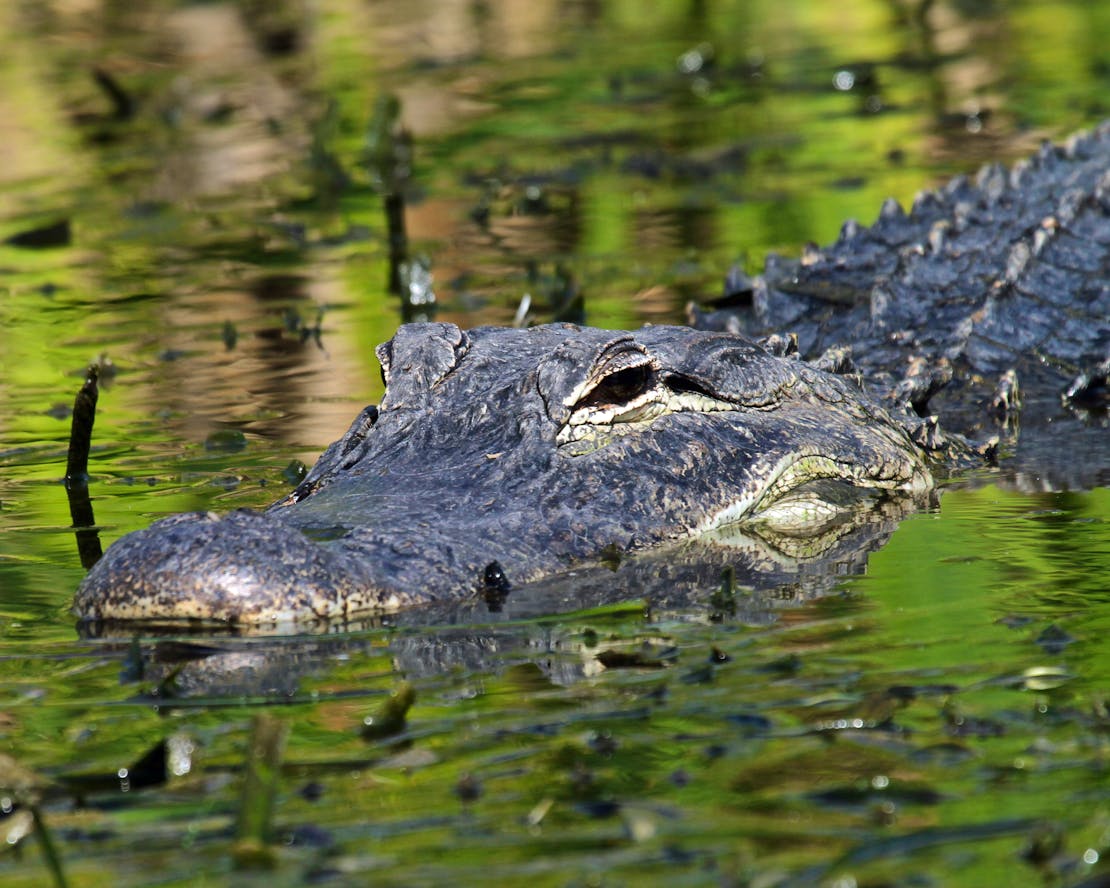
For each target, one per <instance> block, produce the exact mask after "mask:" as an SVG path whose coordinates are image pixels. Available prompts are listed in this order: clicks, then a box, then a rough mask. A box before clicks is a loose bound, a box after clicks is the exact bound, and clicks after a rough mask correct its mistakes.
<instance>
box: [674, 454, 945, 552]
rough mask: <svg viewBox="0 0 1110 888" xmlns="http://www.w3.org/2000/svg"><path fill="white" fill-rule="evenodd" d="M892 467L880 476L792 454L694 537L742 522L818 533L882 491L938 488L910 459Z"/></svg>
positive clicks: (699, 527)
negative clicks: (763, 481)
mask: <svg viewBox="0 0 1110 888" xmlns="http://www.w3.org/2000/svg"><path fill="white" fill-rule="evenodd" d="M890 468H891V471H890V472H889V473H885V474H884V473H878V474H874V473H869V472H868V471H866V470H865V469H863V468H861V467H860V466H857V465H854V464H851V463H843V462H838V461H836V460H834V459H831V458H829V457H827V456H823V455H820V454H791V455H789V456H787V457H784V458H783V459H782V460H780V461H779V462H778V464H776V465H775V466H774V468H773V469H772V470H771V471H770V472H769V473H768V474H767V478H768V481H767V482H766V483H765V484H761V485H760V486H759V487H758V488H756V489H754V490H752V491H750V492H746V493H745V494H744V495H742V496H740V497H737V498H736V499H734V500H732V501H731V502H729V503H728V504H726V505H725V506H724V507H723V508H720V509H718V510H717V511H716V512H714V513H713V514H712V515H710V516H708V517H707V518H705V519H703V520H702V521H701V522H699V523H698V524H697V525H696V526H695V527H694V528H693V529H692V530H691V531H690V535H691V536H695V537H696V536H701V535H703V534H711V533H714V532H715V531H717V530H719V529H721V528H727V527H729V526H731V525H735V524H741V523H746V524H753V525H759V526H761V527H763V528H766V529H767V530H769V531H770V532H772V533H775V534H789V535H792V536H800V537H804V536H811V535H818V534H821V533H823V532H824V531H825V529H826V528H827V527H829V526H830V524H834V523H836V522H838V521H839V520H841V517H842V516H843V515H845V514H846V513H848V512H858V511H859V508H860V503H861V501H862V500H863V499H866V498H873V496H874V495H875V494H876V493H901V494H905V495H908V496H921V495H923V494H925V493H927V492H928V491H930V490H932V489H933V486H934V482H933V478H932V475H931V474H930V473H929V471H928V469H926V468H925V467H924V466H922V465H920V464H918V463H916V462H913V461H909V460H907V461H906V462H905V463H903V464H900V465H896V466H892V467H890ZM821 482H830V483H821Z"/></svg>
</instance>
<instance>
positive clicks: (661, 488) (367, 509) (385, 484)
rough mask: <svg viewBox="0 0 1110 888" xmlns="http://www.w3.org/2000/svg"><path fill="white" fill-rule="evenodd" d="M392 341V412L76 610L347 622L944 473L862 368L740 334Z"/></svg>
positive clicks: (156, 551)
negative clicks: (798, 356)
mask: <svg viewBox="0 0 1110 888" xmlns="http://www.w3.org/2000/svg"><path fill="white" fill-rule="evenodd" d="M377 354H378V357H379V359H380V361H381V363H382V368H383V373H384V376H385V380H386V386H387V388H386V393H385V396H384V398H383V400H382V403H381V405H380V408H373V407H370V408H367V409H366V410H364V411H363V413H362V414H361V415H360V416H359V417H358V419H356V421H355V423H354V425H353V426H352V427H351V429H350V430H349V431H348V432H347V434H346V435H345V436H344V437H343V438H342V439H340V440H339V441H337V442H336V443H335V444H333V445H332V446H331V447H329V448H328V450H327V451H326V452H325V453H324V455H323V456H322V457H321V458H320V460H319V462H318V463H317V465H316V467H315V468H314V469H313V470H312V472H310V474H309V475H308V477H307V478H306V479H305V481H304V482H303V483H302V484H301V485H300V486H299V487H298V488H297V489H296V490H294V491H293V493H292V494H290V495H289V496H288V497H286V498H285V499H283V500H281V501H280V502H278V503H276V504H274V505H273V506H271V507H270V508H269V509H268V510H267V511H266V512H264V513H257V512H249V511H245V510H244V511H237V512H232V513H230V514H227V515H222V516H217V515H215V514H212V513H192V514H185V515H178V516H174V517H171V518H167V519H164V520H162V521H159V522H157V523H155V524H154V525H152V526H151V527H150V528H148V529H146V530H141V531H137V532H135V533H132V534H129V535H127V536H125V537H124V538H122V539H121V540H119V541H117V542H116V543H115V544H114V545H113V546H112V547H111V548H110V549H109V550H108V552H107V553H106V555H105V557H104V558H103V559H102V560H101V561H100V562H99V563H98V564H97V565H96V566H95V567H94V568H93V569H92V571H91V572H90V573H89V575H88V576H87V578H86V579H85V581H84V582H83V583H82V584H81V587H80V589H79V590H78V593H77V596H76V601H75V604H74V610H75V612H76V613H77V615H78V616H80V617H81V618H83V619H122V620H127V619H154V620H176V619H193V618H196V619H203V620H217V621H230V622H250V623H259V622H269V621H289V620H292V621H297V620H314V619H337V618H344V617H350V616H353V615H355V614H359V613H364V612H370V611H375V610H377V611H388V610H396V609H399V608H403V607H407V606H410V605H416V604H420V603H422V602H429V601H433V600H436V599H444V598H449V597H451V596H456V597H461V596H464V595H468V594H472V593H473V592H474V590H475V589H476V588H478V587H480V586H481V585H482V584H483V583H488V582H489V580H490V574H491V572H492V573H493V574H494V575H495V577H496V579H497V581H498V582H501V577H500V575H499V574H498V571H499V570H500V571H503V572H504V574H505V575H506V576H507V577H508V579H509V581H511V582H512V583H513V584H516V583H520V582H528V581H531V580H535V579H538V578H541V577H545V576H549V575H552V574H555V573H558V572H560V571H565V570H567V569H568V568H570V567H572V566H574V565H576V564H581V563H584V562H589V561H591V560H596V559H598V557H599V555H601V554H602V553H613V552H617V553H625V552H630V551H635V550H640V549H645V548H648V547H652V546H656V545H659V544H661V543H664V542H667V541H674V540H681V539H684V538H689V537H692V536H697V535H701V534H707V533H712V532H714V531H715V529H718V528H722V527H728V526H734V525H737V524H741V523H745V524H757V525H760V526H762V527H764V528H767V529H770V530H772V531H774V532H779V533H788V534H793V535H799V534H805V533H807V532H808V531H809V530H811V529H813V528H818V527H821V526H822V525H824V524H826V523H827V522H828V521H829V520H831V519H833V518H834V517H835V515H836V513H837V512H838V510H839V508H840V507H841V506H840V505H839V500H840V493H842V492H843V491H845V490H859V489H863V490H878V491H889V492H906V493H911V494H912V493H919V492H922V491H925V490H927V489H928V488H930V487H931V485H932V479H931V477H930V474H929V470H928V468H927V467H926V465H925V463H924V461H923V458H922V456H921V454H920V452H919V451H918V450H917V448H915V446H914V445H913V444H912V443H911V442H910V440H909V439H908V438H907V436H906V434H905V433H904V431H903V430H902V428H901V427H900V426H899V425H898V423H896V422H895V421H894V420H893V419H891V418H890V416H888V415H887V414H886V413H885V412H884V411H883V410H882V409H881V408H880V407H879V406H877V405H876V404H875V403H873V402H872V401H870V400H869V399H868V398H867V397H865V396H864V395H863V394H861V392H860V391H859V390H858V389H856V388H855V387H854V386H852V385H851V384H850V383H849V382H846V381H844V380H842V379H841V378H839V377H836V376H833V375H830V374H827V373H824V372H821V371H819V370H816V369H813V368H811V367H809V366H808V365H806V364H805V363H803V362H801V361H798V360H793V359H788V358H782V357H777V356H774V355H772V354H769V353H768V352H766V351H765V350H764V349H762V348H761V347H760V346H759V345H757V344H756V343H755V342H753V341H751V340H749V339H747V338H745V337H743V336H739V335H734V334H725V333H706V332H699V331H694V330H690V329H688V328H678V327H663V326H658V327H645V328H643V329H641V330H638V331H636V332H632V333H623V332H613V331H606V330H595V329H588V328H579V327H575V326H571V325H551V326H543V327H535V328H532V329H528V330H516V329H501V328H480V329H475V330H471V331H469V332H463V331H461V330H460V329H459V328H458V327H456V326H454V325H452V324H419V325H410V326H405V327H402V328H401V329H400V330H399V331H398V333H397V335H396V336H395V337H394V338H393V339H392V340H391V341H390V342H389V343H386V344H385V345H383V346H380V347H379V349H378V352H377ZM834 491H839V493H838V492H834Z"/></svg>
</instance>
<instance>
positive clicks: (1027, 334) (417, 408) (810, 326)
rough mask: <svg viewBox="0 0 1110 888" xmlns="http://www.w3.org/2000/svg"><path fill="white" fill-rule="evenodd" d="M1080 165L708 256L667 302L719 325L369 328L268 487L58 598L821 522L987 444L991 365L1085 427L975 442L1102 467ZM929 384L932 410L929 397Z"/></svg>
mask: <svg viewBox="0 0 1110 888" xmlns="http://www.w3.org/2000/svg"><path fill="white" fill-rule="evenodd" d="M1108 167H1110V125H1104V126H1102V127H1100V128H1099V129H1097V130H1095V131H1092V132H1091V133H1088V134H1085V135H1082V136H1078V137H1075V138H1073V139H1072V140H1070V141H1069V142H1068V143H1067V144H1066V145H1065V146H1063V147H1061V148H1057V147H1052V146H1046V147H1045V148H1043V149H1042V151H1041V152H1040V153H1039V154H1038V155H1036V156H1035V157H1034V158H1033V159H1031V160H1030V161H1028V162H1025V163H1021V164H1018V165H1017V166H1015V167H1014V168H1013V169H1012V170H1011V171H1009V172H1006V171H1005V170H1003V169H1002V168H1001V167H997V166H992V167H988V168H986V169H985V170H984V172H982V173H981V174H980V175H979V177H978V179H977V181H976V182H975V183H974V184H972V183H971V182H970V181H968V180H967V179H963V178H960V179H957V180H954V181H953V182H952V183H950V184H949V185H948V186H947V187H946V188H944V189H943V190H942V191H940V192H929V193H926V194H925V195H923V196H922V197H920V198H919V199H918V200H917V201H916V202H915V204H914V207H913V209H912V210H911V212H910V213H908V214H906V213H904V212H902V211H901V209H900V208H898V206H897V205H896V204H894V203H893V202H888V203H887V204H885V205H884V207H883V209H882V211H881V213H880V215H879V219H878V221H877V222H876V223H875V224H874V225H873V226H871V227H870V228H864V227H862V226H859V225H857V224H856V223H853V222H849V223H847V224H846V225H845V227H844V229H843V231H842V233H841V237H840V239H839V240H838V242H837V243H836V244H834V245H832V246H831V247H829V248H827V249H826V250H824V251H819V250H817V249H815V248H808V249H807V250H806V251H805V252H804V253H803V255H802V258H801V260H799V261H797V262H792V263H788V262H785V261H782V260H777V259H775V258H773V257H772V258H771V259H769V260H768V263H767V266H766V268H765V270H764V272H763V274H762V275H761V276H759V277H757V278H756V279H755V280H754V281H750V282H749V281H746V280H745V279H743V278H742V276H733V280H732V281H731V286H730V289H731V291H732V294H731V295H733V296H734V297H736V296H738V297H739V301H740V302H741V303H745V304H743V305H741V306H739V308H737V307H736V306H732V307H729V308H728V309H726V310H724V311H721V310H718V311H714V312H702V311H699V310H696V309H695V310H693V311H692V314H693V320H694V321H695V326H702V327H709V328H719V329H701V330H699V329H694V328H692V327H670V326H648V327H644V328H643V329H641V330H638V331H633V332H619V331H606V330H596V329H590V328H586V327H577V326H573V325H569V324H554V325H544V326H538V327H533V328H529V329H513V328H490V327H485V328H478V329H474V330H470V331H462V330H460V329H459V328H458V327H456V326H454V325H452V324H443V323H438V324H428V323H426V324H413V325H405V326H402V327H401V328H400V329H399V330H398V332H397V334H396V335H395V336H394V338H393V339H392V340H391V341H390V342H388V343H386V344H385V345H383V346H379V348H378V350H377V354H378V358H379V360H380V361H381V364H382V369H383V376H384V378H385V381H386V392H385V395H384V397H383V399H382V402H381V404H380V405H379V406H377V407H374V406H371V407H368V408H366V409H365V410H364V411H363V412H362V413H361V414H360V415H359V416H358V417H357V418H356V419H355V421H354V423H353V424H352V426H351V428H350V430H349V431H348V432H347V433H346V435H344V436H343V437H342V438H341V439H340V440H339V441H337V442H336V443H334V444H333V445H331V446H330V447H329V448H328V449H327V450H326V451H325V453H324V454H323V455H322V456H321V458H320V460H319V461H318V462H317V464H316V466H315V467H314V468H313V470H312V471H311V472H310V473H309V474H308V476H307V477H306V478H305V480H304V481H303V482H302V483H301V484H300V485H299V486H298V487H297V488H296V489H295V490H294V491H293V492H292V493H291V494H290V495H288V496H287V497H285V498H283V499H282V500H280V501H279V502H277V503H275V504H274V505H273V506H271V507H270V508H269V509H268V510H266V511H265V512H262V513H257V512H251V511H246V510H240V511H236V512H232V513H230V514H226V515H222V516H221V515H215V514H213V513H207V512H206V513H190V514H184V515H178V516H173V517H170V518H166V519H163V520H161V521H158V522H156V523H155V524H153V525H152V526H151V527H149V528H147V529H145V530H140V531H136V532H133V533H131V534H128V535H126V536H124V537H123V538H122V539H120V540H118V541H117V542H116V543H115V544H114V545H112V546H111V547H110V548H109V550H108V551H107V553H106V554H105V556H104V557H103V559H102V560H100V561H99V562H98V563H97V564H96V565H95V566H94V567H93V568H92V570H91V571H90V572H89V574H88V576H87V577H86V578H85V580H84V581H83V582H82V584H81V586H80V588H79V589H78V592H77V595H76V598H75V602H74V611H75V613H76V614H77V616H78V617H79V618H80V619H82V620H84V621H98V620H108V621H117V620H123V621H129V620H147V621H175V620H182V621H189V620H192V621H202V622H214V623H223V624H238V625H241V624H259V623H271V622H276V623H286V622H293V623H297V622H310V621H331V620H344V619H350V618H352V617H354V616H356V615H358V614H362V613H371V612H377V613H380V612H389V611H396V610H398V609H403V608H410V607H412V606H415V605H429V604H431V603H435V602H443V601H455V600H461V599H474V598H481V599H483V600H486V601H489V602H493V603H494V604H496V602H497V601H498V600H500V599H503V598H504V596H505V595H509V594H511V595H516V594H519V593H518V590H519V589H521V587H522V586H523V587H525V588H527V587H529V586H531V587H533V588H535V587H536V586H537V584H538V586H539V588H543V582H544V581H545V578H547V579H550V578H552V577H557V576H559V575H560V574H564V573H566V572H568V571H576V570H580V569H582V570H585V569H589V568H597V566H599V565H600V566H602V568H603V567H604V566H605V565H609V564H610V563H613V562H620V561H622V560H625V559H628V558H629V556H633V557H636V553H641V552H652V551H656V552H657V551H660V550H662V551H664V552H666V551H668V547H674V546H681V545H682V544H683V543H684V542H686V541H690V540H705V539H709V540H712V539H714V538H715V537H716V536H725V537H727V536H728V534H729V533H730V532H733V531H735V529H736V528H743V529H744V532H745V533H748V534H749V535H750V534H754V535H755V536H757V537H759V538H761V539H765V540H769V541H772V542H774V541H781V540H806V539H808V538H819V537H821V536H822V535H823V534H826V533H828V532H830V531H831V532H832V534H833V536H834V537H835V535H836V528H837V527H838V526H840V525H843V524H844V523H845V522H846V521H848V519H846V517H845V516H858V515H859V514H861V512H863V513H865V512H866V511H867V510H868V509H871V508H881V506H876V504H877V503H880V504H881V503H890V502H896V501H902V500H908V501H909V502H911V503H912V504H915V505H916V504H919V503H921V502H923V501H926V500H927V499H928V495H929V492H930V490H931V489H932V487H933V485H934V480H933V474H932V471H931V469H932V470H936V469H938V468H939V467H941V466H943V465H944V464H958V465H968V464H971V463H972V462H974V461H975V459H976V458H977V454H978V453H982V454H984V455H985V457H986V458H993V457H994V456H995V455H996V454H995V450H994V448H993V447H992V446H988V447H980V448H976V447H975V446H973V445H972V444H971V443H969V442H970V441H972V440H974V439H976V438H982V437H983V434H982V433H983V432H989V431H991V430H992V429H993V428H994V426H993V425H992V424H993V423H995V422H996V420H995V418H994V417H998V418H999V421H1000V422H1001V423H1002V424H1001V425H999V426H998V428H999V429H1000V430H1001V432H1002V433H1003V434H1004V435H1006V434H1009V436H1010V438H1011V439H1012V438H1013V436H1014V434H1015V431H1014V429H1015V428H1016V423H1015V421H1014V420H1015V417H1016V416H1017V415H1019V413H1018V411H1019V398H1018V397H1017V393H1018V391H1019V388H1018V385H1017V382H1016V380H1018V379H1020V380H1021V383H1022V385H1021V388H1022V389H1023V390H1024V392H1025V402H1026V407H1025V408H1022V409H1024V411H1025V412H1024V413H1021V414H1020V415H1021V417H1022V424H1023V429H1022V432H1021V434H1020V435H1018V436H1017V441H1018V442H1020V445H1021V446H1024V443H1025V440H1026V437H1027V428H1026V427H1027V426H1028V425H1029V423H1028V422H1027V417H1028V415H1029V411H1030V410H1031V409H1032V408H1031V407H1030V405H1037V406H1036V410H1037V411H1041V413H1035V415H1036V416H1037V417H1041V416H1042V413H1043V414H1044V415H1045V416H1046V417H1047V418H1045V419H1044V422H1045V423H1046V424H1047V423H1048V421H1049V420H1051V421H1053V422H1056V421H1057V420H1067V418H1068V417H1070V413H1069V411H1073V410H1076V411H1080V412H1081V413H1082V420H1073V421H1072V426H1073V427H1074V428H1075V429H1078V430H1079V431H1078V433H1077V434H1078V437H1075V438H1070V439H1068V440H1071V441H1076V440H1078V441H1080V442H1081V446H1082V447H1084V448H1086V451H1084V453H1085V456H1084V458H1080V459H1077V458H1076V454H1075V452H1074V451H1071V452H1069V451H1068V449H1067V446H1066V444H1065V441H1064V439H1062V438H1059V437H1058V435H1059V429H1061V428H1062V424H1061V423H1060V422H1056V424H1055V426H1053V430H1054V434H1056V435H1057V441H1056V445H1055V446H1054V447H1052V448H1049V447H1045V446H1043V444H1042V446H1040V447H1034V448H1033V450H1032V452H1031V453H1022V452H1020V447H1019V448H1018V450H1019V452H1016V453H1012V452H1011V451H1013V449H1014V448H1013V441H1012V440H1010V441H1007V440H1004V441H1003V444H1002V452H1001V456H1002V458H1003V460H1004V461H1005V460H1007V459H1010V460H1017V461H1018V464H1019V465H1020V466H1021V467H1022V470H1023V471H1034V472H1035V471H1036V470H1037V468H1038V466H1037V458H1038V456H1044V455H1045V454H1050V453H1060V452H1063V453H1066V454H1067V457H1066V460H1067V463H1065V459H1059V460H1053V459H1052V458H1051V457H1045V459H1046V461H1047V462H1051V463H1054V464H1055V463H1059V466H1060V467H1064V466H1065V465H1070V466H1071V467H1073V468H1074V465H1076V464H1079V465H1086V466H1088V467H1090V468H1091V469H1092V471H1094V472H1095V473H1096V474H1097V479H1098V480H1097V483H1102V479H1104V475H1103V474H1099V473H1104V472H1105V471H1106V469H1107V467H1108V466H1110V459H1108V458H1107V456H1108V454H1107V446H1106V435H1105V430H1104V429H1103V428H1100V421H1101V420H1100V414H1099V412H1098V407H1099V399H1100V398H1101V397H1102V393H1103V392H1104V390H1105V379H1106V364H1107V360H1106V359H1107V355H1108V353H1110V331H1108V322H1107V319H1108V318H1110V287H1108V285H1107V271H1108V269H1110V225H1108V222H1107V215H1108V213H1110V174H1108V173H1107V169H1108ZM733 301H737V300H736V299H735V298H734V300H733ZM784 331H785V332H788V333H790V335H783V332H784ZM753 336H763V337H764V338H762V339H761V340H758V341H757V340H756V339H755V338H752V337H753ZM1084 371H1085V375H1083V374H1084ZM1019 374H1020V375H1019ZM1069 380H1073V381H1072V384H1071V385H1070V387H1069V386H1068V382H1069ZM868 391H875V392H876V397H873V396H872V395H870V394H868ZM1047 392H1050V393H1051V397H1048V396H1047V395H1046V393H1047ZM1061 392H1065V397H1064V398H1063V399H1061ZM945 399H948V400H947V402H946V403H945V405H944V409H943V417H944V420H945V423H946V430H942V428H941V426H940V425H939V424H938V422H937V420H936V416H935V414H934V412H933V404H934V403H940V402H942V401H944V400H945ZM880 402H883V403H880ZM1091 404H1094V406H1095V409H1093V410H1089V411H1083V410H1081V409H1080V408H1082V407H1083V406H1084V405H1087V406H1090V405H1091ZM1046 405H1047V406H1046ZM1046 411H1047V413H1046ZM1049 414H1050V415H1049ZM1034 437H1035V436H1034ZM1088 477H1089V476H1088ZM848 523H851V522H850V521H848ZM665 559H666V556H665V555H664V560H665ZM491 609H492V606H491Z"/></svg>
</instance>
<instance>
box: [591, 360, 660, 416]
mask: <svg viewBox="0 0 1110 888" xmlns="http://www.w3.org/2000/svg"><path fill="white" fill-rule="evenodd" d="M654 386H655V373H654V371H653V370H652V367H651V365H650V364H637V365H635V366H632V367H625V368H624V369H623V370H617V371H616V372H614V373H610V374H609V375H608V376H606V377H604V378H603V379H601V380H600V381H599V382H598V383H597V385H595V386H594V387H593V388H592V389H590V390H589V391H588V392H587V393H586V394H585V395H584V396H583V397H582V398H581V399H580V400H579V401H578V403H577V404H575V405H574V409H575V410H581V409H584V408H585V409H597V408H604V407H619V406H620V405H622V404H627V403H629V402H630V401H632V400H634V399H636V398H637V397H639V396H640V395H642V394H644V393H645V392H648V391H650V390H651V389H652V388H653V387H654Z"/></svg>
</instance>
